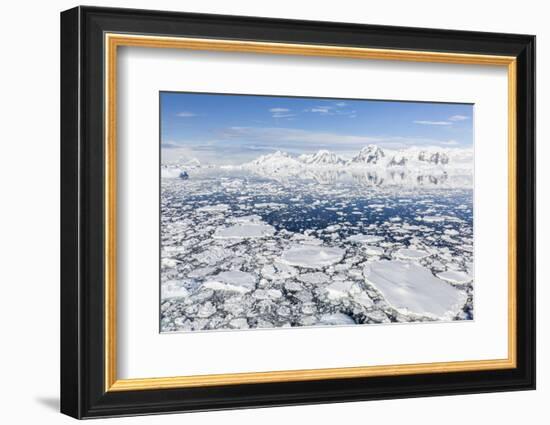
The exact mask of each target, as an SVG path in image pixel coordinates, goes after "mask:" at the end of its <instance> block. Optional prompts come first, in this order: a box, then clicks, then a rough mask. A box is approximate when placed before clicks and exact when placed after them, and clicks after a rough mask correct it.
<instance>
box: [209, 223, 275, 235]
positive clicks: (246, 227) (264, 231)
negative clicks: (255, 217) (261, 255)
mask: <svg viewBox="0 0 550 425" xmlns="http://www.w3.org/2000/svg"><path fill="white" fill-rule="evenodd" d="M274 234H275V228H274V227H273V226H270V225H269V224H264V223H252V222H249V223H239V224H236V225H234V226H229V227H219V228H218V229H217V230H216V232H215V233H214V238H215V239H255V238H264V237H267V236H273V235H274Z"/></svg>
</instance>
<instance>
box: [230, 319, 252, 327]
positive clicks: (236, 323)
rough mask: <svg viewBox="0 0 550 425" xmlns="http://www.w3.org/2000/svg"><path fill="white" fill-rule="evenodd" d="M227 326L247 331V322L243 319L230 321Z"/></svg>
mask: <svg viewBox="0 0 550 425" xmlns="http://www.w3.org/2000/svg"><path fill="white" fill-rule="evenodd" d="M229 326H230V327H231V328H233V329H248V322H247V320H246V319H245V318H244V317H239V318H237V319H233V320H231V322H229Z"/></svg>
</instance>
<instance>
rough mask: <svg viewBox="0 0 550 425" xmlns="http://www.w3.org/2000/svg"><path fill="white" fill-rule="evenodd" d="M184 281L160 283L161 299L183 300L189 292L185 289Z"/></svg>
mask: <svg viewBox="0 0 550 425" xmlns="http://www.w3.org/2000/svg"><path fill="white" fill-rule="evenodd" d="M185 284H186V282H185V281H179V280H168V281H166V282H162V286H161V299H163V300H168V299H170V298H185V297H187V296H188V295H189V291H188V290H187V288H186V287H185Z"/></svg>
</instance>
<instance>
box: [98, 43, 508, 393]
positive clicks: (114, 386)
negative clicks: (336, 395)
mask: <svg viewBox="0 0 550 425" xmlns="http://www.w3.org/2000/svg"><path fill="white" fill-rule="evenodd" d="M121 46H133V47H148V48H170V49H190V50H209V51H231V52H248V53H259V54H280V55H303V56H325V57H341V58H354V59H358V60H392V61H393V60H397V61H409V62H411V61H412V62H437V63H450V64H468V65H492V66H500V67H506V68H507V72H508V173H509V177H508V235H509V236H508V357H507V358H505V359H494V360H480V361H457V362H438V363H422V364H400V365H383V366H365V367H346V368H330V369H307V370H288V371H270V372H255V373H232V374H216V375H197V376H176V377H166V378H159V377H150V378H143V379H118V378H117V371H116V364H117V349H116V347H117V321H116V315H117V314H116V292H117V291H116V285H117V283H116V276H117V272H116V261H117V255H116V208H117V202H116V200H117V194H116V173H117V169H116V163H117V157H116V151H117V149H116V146H117V139H116V137H117V131H116V125H117V119H116V117H117V111H116V104H117V103H116V99H117V51H118V47H121ZM104 50H105V64H104V70H105V96H104V99H105V114H106V115H105V129H104V136H105V140H104V142H105V146H104V147H105V158H106V162H105V187H104V190H105V234H104V240H105V258H104V262H105V276H104V279H105V288H104V292H105V300H104V301H105V306H104V311H105V318H104V320H105V326H104V328H105V329H104V331H105V358H104V361H105V377H104V382H105V391H106V392H119V391H135V390H152V389H169V388H188V387H207V386H218V385H237V384H256V383H276V382H294V381H313V380H324V379H341V378H358V377H380V376H395V375H412V374H420V373H447V372H465V371H483V370H499V369H512V368H515V367H516V365H517V353H516V347H517V335H516V333H517V254H518V253H517V243H518V241H517V173H516V168H517V137H516V135H517V128H516V116H517V114H516V108H517V99H516V92H517V87H516V86H517V69H516V64H517V62H516V58H515V57H514V56H499V55H483V54H466V53H443V52H431V51H414V50H397V49H395V50H394V49H371V48H357V47H339V46H329V45H313V44H289V43H271V42H269V43H268V42H255V41H234V40H221V39H219V40H218V39H206V38H202V39H201V38H184V37H181V38H180V37H160V36H147V35H128V34H118V33H106V34H105V35H104Z"/></svg>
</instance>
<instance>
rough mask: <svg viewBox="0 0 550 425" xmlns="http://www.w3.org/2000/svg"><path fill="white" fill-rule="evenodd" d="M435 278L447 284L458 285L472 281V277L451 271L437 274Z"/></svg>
mask: <svg viewBox="0 0 550 425" xmlns="http://www.w3.org/2000/svg"><path fill="white" fill-rule="evenodd" d="M437 277H438V278H440V279H443V280H446V281H447V282H451V283H456V284H458V285H463V284H465V283H468V282H470V281H471V280H472V276H470V275H468V274H466V273H463V272H459V271H453V270H449V271H446V272H442V273H438V274H437Z"/></svg>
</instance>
